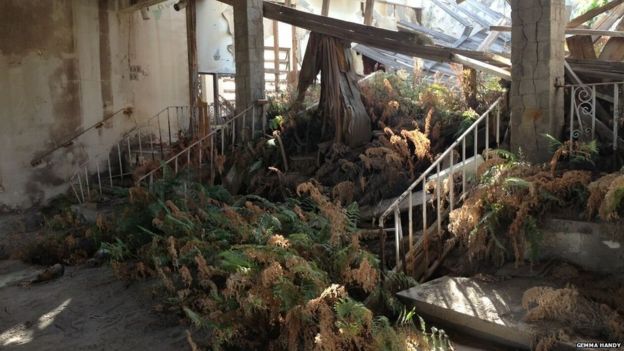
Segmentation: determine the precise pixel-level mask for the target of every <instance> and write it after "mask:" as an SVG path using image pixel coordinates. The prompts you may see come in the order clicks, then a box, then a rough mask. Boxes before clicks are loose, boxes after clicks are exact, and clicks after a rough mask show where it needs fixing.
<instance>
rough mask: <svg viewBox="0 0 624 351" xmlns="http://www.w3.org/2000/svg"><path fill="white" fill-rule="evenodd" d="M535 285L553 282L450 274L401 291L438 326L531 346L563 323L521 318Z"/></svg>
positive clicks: (515, 345)
mask: <svg viewBox="0 0 624 351" xmlns="http://www.w3.org/2000/svg"><path fill="white" fill-rule="evenodd" d="M535 286H553V283H552V282H551V281H546V280H544V279H543V278H539V277H531V278H518V277H516V278H511V279H491V280H490V279H483V278H464V277H448V276H446V277H442V278H438V279H435V280H432V281H430V282H427V283H424V284H422V285H419V286H416V287H413V288H411V289H408V290H405V291H401V292H399V293H398V294H397V295H398V297H399V298H400V299H401V300H402V301H404V302H405V303H407V304H408V305H411V306H414V308H415V309H416V313H418V314H419V315H421V316H423V318H425V319H427V320H429V321H431V323H433V324H434V325H436V326H438V327H442V328H447V329H451V330H456V331H459V332H461V333H465V334H466V335H471V336H474V337H476V338H478V339H482V340H485V341H488V342H491V343H493V344H496V345H501V346H505V347H509V348H515V349H522V350H530V349H531V347H532V345H533V341H534V340H535V339H536V338H537V337H538V336H539V335H543V332H544V331H555V330H559V329H560V328H562V327H564V326H563V325H561V324H560V323H558V322H555V321H540V322H536V323H530V324H529V323H526V322H524V321H523V317H524V316H525V314H526V311H525V310H524V309H523V308H522V295H523V294H524V292H525V291H526V290H528V289H530V288H532V287H535ZM579 341H580V339H579ZM582 341H587V340H582ZM590 341H591V340H590ZM574 346H575V344H573V343H572V342H570V343H559V344H558V345H556V349H557V350H568V349H570V350H572V349H574Z"/></svg>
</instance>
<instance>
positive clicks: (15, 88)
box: [0, 0, 188, 209]
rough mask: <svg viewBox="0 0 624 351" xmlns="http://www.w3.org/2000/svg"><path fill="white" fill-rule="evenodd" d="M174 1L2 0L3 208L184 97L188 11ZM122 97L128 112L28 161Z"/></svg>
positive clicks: (52, 186)
mask: <svg viewBox="0 0 624 351" xmlns="http://www.w3.org/2000/svg"><path fill="white" fill-rule="evenodd" d="M110 3H112V1H111V2H110ZM171 6H172V2H167V3H163V4H161V5H158V6H155V7H153V8H151V9H150V11H149V15H150V19H149V20H143V19H142V17H141V15H140V13H138V12H135V13H118V12H116V11H114V9H113V6H112V5H111V4H109V1H106V0H46V1H37V0H2V1H0V183H1V184H0V208H9V209H13V208H25V207H30V206H32V205H37V204H41V203H44V202H45V201H47V200H49V199H50V198H51V197H53V196H55V195H57V194H59V193H62V192H64V191H65V190H66V184H67V183H66V181H67V179H68V177H69V176H71V174H72V173H73V172H74V171H75V169H76V166H77V165H79V164H81V163H83V162H85V161H87V160H89V159H91V158H92V157H93V156H94V155H96V154H101V153H107V152H108V150H109V149H110V146H111V145H112V144H113V142H114V141H115V140H116V139H117V138H118V137H119V135H120V134H121V133H123V131H125V130H127V129H128V128H130V127H131V126H132V125H134V124H135V123H137V122H139V123H140V121H142V120H145V119H147V118H148V117H149V116H152V115H153V114H154V113H156V112H157V111H159V110H160V109H162V108H163V107H165V106H166V105H174V104H180V105H188V71H187V65H186V60H187V54H186V34H185V31H186V30H185V28H186V27H185V15H184V12H181V13H176V12H174V11H173V9H172V8H171ZM131 67H133V70H134V71H136V74H133V75H132V77H131V74H130V72H131ZM126 106H134V107H135V109H134V114H133V115H132V116H124V115H123V114H120V115H119V116H117V117H115V118H114V119H113V120H111V121H110V122H108V123H107V124H106V125H105V126H104V128H101V129H98V130H94V131H92V132H89V133H87V134H85V135H84V136H83V137H81V138H80V139H78V140H77V142H76V143H74V144H73V145H72V146H70V147H67V148H63V149H61V150H59V151H58V152H55V153H54V154H52V155H50V157H47V158H46V159H44V160H43V162H42V163H41V164H40V165H39V166H37V167H32V166H31V165H30V163H31V160H33V159H34V158H35V157H36V156H37V155H40V154H41V153H44V152H45V151H47V150H49V149H50V148H51V147H53V146H55V145H58V144H59V143H62V141H64V140H66V139H67V138H69V137H71V136H72V135H74V134H75V133H77V132H78V131H80V130H81V129H82V128H85V127H87V126H90V125H91V124H93V123H96V122H97V121H99V120H102V119H103V118H104V117H105V116H107V115H108V114H110V113H113V112H115V111H118V110H120V109H122V108H124V107H126Z"/></svg>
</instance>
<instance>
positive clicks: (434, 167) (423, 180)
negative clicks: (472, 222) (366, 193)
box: [378, 97, 503, 266]
mask: <svg viewBox="0 0 624 351" xmlns="http://www.w3.org/2000/svg"><path fill="white" fill-rule="evenodd" d="M501 101H503V97H500V98H498V99H497V100H496V101H495V102H494V103H493V104H492V105H491V106H490V107H489V108H488V109H487V111H485V112H484V113H483V114H482V115H481V116H480V117H479V118H478V119H477V120H476V121H475V122H474V123H473V124H472V125H471V126H470V127H469V128H468V129H466V131H464V132H463V133H462V135H461V136H459V137H458V138H457V139H456V140H455V141H454V142H453V144H451V146H449V147H448V148H447V149H446V150H445V151H444V152H443V153H442V154H441V155H440V156H438V157H437V159H436V160H435V161H434V162H433V163H432V164H431V166H429V168H427V169H426V170H425V171H424V172H423V173H422V174H421V175H420V176H419V177H418V179H416V181H414V182H413V183H412V184H411V185H410V186H409V187H408V188H407V190H405V191H404V192H403V194H401V195H400V196H399V197H398V198H397V199H396V200H395V201H394V202H392V204H390V206H389V207H388V208H387V209H386V210H385V211H384V212H383V213H382V215H381V216H379V222H378V223H379V227H380V228H381V229H384V222H385V220H386V219H387V217H388V216H389V215H390V214H391V213H394V222H395V230H394V231H395V251H396V262H397V266H398V265H399V264H400V262H401V256H400V251H401V250H400V246H401V242H402V240H403V232H402V226H401V216H400V205H401V203H402V202H403V201H404V200H405V199H406V198H408V202H409V205H408V210H409V213H408V215H409V228H408V230H409V247H410V249H411V248H412V245H413V210H414V206H413V196H412V194H413V192H414V190H415V189H416V188H417V187H418V186H419V185H422V213H423V235H427V234H426V233H427V230H428V226H427V206H426V204H427V199H428V198H429V197H428V196H427V189H426V186H427V182H428V181H429V180H436V181H437V186H436V187H435V198H436V199H437V212H438V213H437V227H438V231H441V229H442V228H441V227H442V221H443V218H442V209H441V205H440V204H441V199H440V197H441V194H440V189H441V178H442V176H441V173H442V171H443V170H441V164H442V162H443V161H444V160H445V159H447V158H448V159H449V164H450V167H449V168H448V169H449V170H450V172H449V175H448V178H449V180H450V182H451V185H450V186H449V189H450V191H449V196H450V200H449V203H450V209H451V210H452V209H453V206H454V203H455V192H454V175H455V173H456V172H459V171H460V170H459V169H458V170H456V169H455V168H456V166H459V163H458V164H457V165H455V164H454V158H453V151H454V150H455V149H456V148H458V147H460V145H461V149H462V163H461V172H462V192H461V194H460V195H459V198H461V197H462V196H463V194H465V193H466V191H467V181H466V165H467V158H466V138H467V137H468V136H469V135H471V134H473V137H474V139H473V144H474V156H473V157H474V158H475V159H474V163H475V173H476V171H477V167H478V165H479V164H478V162H477V156H478V155H479V154H478V130H479V126H480V125H481V123H482V122H484V121H485V124H486V126H485V127H486V132H485V157H486V158H487V157H488V151H489V143H490V141H489V125H490V114H491V113H492V112H493V111H494V109H497V111H496V144H497V146H498V145H500V141H501V135H500V126H501V123H500V106H499V105H500V104H501ZM457 168H459V167H457ZM434 171H435V174H434V175H433V176H430V174H431V173H432V172H434Z"/></svg>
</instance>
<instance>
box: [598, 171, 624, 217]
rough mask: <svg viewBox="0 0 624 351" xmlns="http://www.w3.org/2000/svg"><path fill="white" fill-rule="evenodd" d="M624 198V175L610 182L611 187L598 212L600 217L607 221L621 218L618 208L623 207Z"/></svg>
mask: <svg viewBox="0 0 624 351" xmlns="http://www.w3.org/2000/svg"><path fill="white" fill-rule="evenodd" d="M623 200H624V175H622V176H619V177H617V178H615V179H613V181H612V182H611V184H609V189H608V191H607V193H606V194H605V197H604V201H603V202H602V204H601V205H600V209H599V210H598V213H599V215H600V218H602V219H604V220H606V221H613V220H617V219H619V218H620V215H619V213H618V210H619V209H621V208H622V203H623Z"/></svg>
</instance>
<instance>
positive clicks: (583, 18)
mask: <svg viewBox="0 0 624 351" xmlns="http://www.w3.org/2000/svg"><path fill="white" fill-rule="evenodd" d="M622 3H624V0H613V1H611V2H609V3H607V4H606V5H604V6H600V7H597V8H595V9H592V10H589V11H587V12H585V13H584V14H582V15H580V16H578V17H576V18H574V19H572V20H571V21H570V22H569V23H568V26H567V27H568V28H576V27H578V26H580V25H581V24H583V23H585V22H587V21H589V20H591V19H592V18H594V17H596V16H598V15H600V14H603V13H605V12H607V11H609V10H611V9H612V8H615V7H616V6H618V5H620V4H622Z"/></svg>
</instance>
